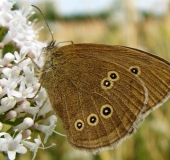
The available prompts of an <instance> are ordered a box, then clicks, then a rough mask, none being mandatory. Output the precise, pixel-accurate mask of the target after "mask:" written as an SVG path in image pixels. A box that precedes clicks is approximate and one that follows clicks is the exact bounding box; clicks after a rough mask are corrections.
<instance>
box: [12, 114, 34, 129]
mask: <svg viewBox="0 0 170 160" xmlns="http://www.w3.org/2000/svg"><path fill="white" fill-rule="evenodd" d="M33 124H34V121H33V119H32V118H29V117H27V118H25V119H24V120H23V122H22V123H20V124H18V125H17V126H15V127H14V128H13V129H14V130H19V131H21V130H25V129H27V128H29V127H31V126H32V125H33Z"/></svg>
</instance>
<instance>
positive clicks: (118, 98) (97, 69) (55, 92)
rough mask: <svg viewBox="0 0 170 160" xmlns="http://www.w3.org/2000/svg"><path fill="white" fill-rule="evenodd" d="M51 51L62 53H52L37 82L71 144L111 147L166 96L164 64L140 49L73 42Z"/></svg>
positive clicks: (167, 69) (92, 148) (88, 147)
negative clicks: (49, 66) (51, 62)
mask: <svg viewBox="0 0 170 160" xmlns="http://www.w3.org/2000/svg"><path fill="white" fill-rule="evenodd" d="M57 53H59V54H60V55H62V56H59V57H58V58H56V57H54V58H55V59H54V64H56V66H54V67H53V69H51V70H49V71H48V72H46V73H45V74H44V75H43V76H42V77H43V85H44V87H45V88H46V90H47V93H48V96H49V99H50V102H51V105H52V107H53V108H54V110H55V112H56V114H57V115H58V116H59V117H60V118H61V120H62V122H63V125H64V128H65V130H66V133H67V136H68V139H69V141H70V143H71V144H72V145H73V146H75V147H76V148H79V149H86V150H88V151H93V152H95V151H98V150H100V149H102V148H103V147H109V146H113V147H116V146H117V145H118V144H119V143H120V142H121V141H122V140H123V139H125V138H126V137H127V136H128V135H130V134H131V133H132V131H133V130H134V129H135V128H136V125H137V124H138V123H139V122H140V121H141V120H142V119H143V118H144V115H146V114H147V113H149V111H150V110H151V109H152V108H155V107H156V106H157V105H158V104H161V103H162V101H163V100H165V99H166V98H167V97H168V93H169V90H170V81H169V80H168V75H169V74H168V73H170V67H169V64H168V63H167V62H164V61H163V60H162V59H159V58H157V57H154V56H152V55H150V54H149V55H148V54H146V55H147V57H146V58H145V52H144V53H143V52H141V51H138V50H133V49H131V48H126V47H121V46H106V45H92V44H77V45H68V46H64V47H61V48H59V49H58V50H57ZM55 60H56V61H55ZM157 65H158V66H157ZM159 65H161V69H163V72H162V71H161V70H160V69H158V68H159V67H160V66H159ZM151 68H152V69H151ZM133 69H136V70H133ZM133 71H134V72H133ZM136 71H137V73H136ZM166 74H167V75H166ZM162 77H163V80H162V79H161V78H162ZM153 82H154V83H156V84H157V85H158V84H159V87H158V88H156V86H155V84H154V85H153V84H152V83H153ZM51 84H52V85H51ZM151 84H152V85H151Z"/></svg>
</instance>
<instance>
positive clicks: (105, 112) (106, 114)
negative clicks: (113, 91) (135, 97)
mask: <svg viewBox="0 0 170 160" xmlns="http://www.w3.org/2000/svg"><path fill="white" fill-rule="evenodd" d="M110 113H111V109H110V108H109V107H105V108H103V114H104V115H105V116H108V115H109V114H110Z"/></svg>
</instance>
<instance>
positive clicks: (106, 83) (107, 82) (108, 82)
mask: <svg viewBox="0 0 170 160" xmlns="http://www.w3.org/2000/svg"><path fill="white" fill-rule="evenodd" d="M103 85H104V86H105V87H109V86H110V85H111V83H110V81H109V80H105V81H104V82H103Z"/></svg>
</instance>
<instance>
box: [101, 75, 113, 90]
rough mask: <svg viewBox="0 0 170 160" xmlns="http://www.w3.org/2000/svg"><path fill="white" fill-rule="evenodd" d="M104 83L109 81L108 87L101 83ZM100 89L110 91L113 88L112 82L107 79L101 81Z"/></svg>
mask: <svg viewBox="0 0 170 160" xmlns="http://www.w3.org/2000/svg"><path fill="white" fill-rule="evenodd" d="M104 81H109V82H110V86H105V85H104V84H103V83H104ZM100 84H101V87H102V89H104V90H106V89H111V88H112V87H113V81H111V80H110V79H108V78H104V79H103V80H102V81H101V83H100Z"/></svg>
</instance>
